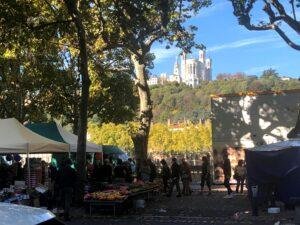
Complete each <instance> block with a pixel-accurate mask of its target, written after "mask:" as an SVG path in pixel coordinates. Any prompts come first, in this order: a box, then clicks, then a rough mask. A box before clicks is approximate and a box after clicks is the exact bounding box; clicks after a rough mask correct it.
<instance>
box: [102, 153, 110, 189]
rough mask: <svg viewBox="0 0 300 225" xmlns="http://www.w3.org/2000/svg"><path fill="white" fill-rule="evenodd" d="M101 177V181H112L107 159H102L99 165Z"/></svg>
mask: <svg viewBox="0 0 300 225" xmlns="http://www.w3.org/2000/svg"><path fill="white" fill-rule="evenodd" d="M100 172H101V176H100V177H101V179H100V181H102V182H108V183H111V182H112V166H111V165H110V163H109V159H105V160H104V164H103V165H102V166H101V167H100Z"/></svg>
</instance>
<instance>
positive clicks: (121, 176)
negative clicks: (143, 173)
mask: <svg viewBox="0 0 300 225" xmlns="http://www.w3.org/2000/svg"><path fill="white" fill-rule="evenodd" d="M114 177H115V181H118V182H125V178H126V168H125V167H124V165H123V163H122V160H121V159H118V160H117V166H116V167H115V169H114Z"/></svg>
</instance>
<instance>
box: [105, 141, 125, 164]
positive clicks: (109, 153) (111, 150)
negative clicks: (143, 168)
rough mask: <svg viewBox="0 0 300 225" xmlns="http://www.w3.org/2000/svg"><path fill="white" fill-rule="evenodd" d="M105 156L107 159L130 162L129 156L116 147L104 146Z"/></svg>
mask: <svg viewBox="0 0 300 225" xmlns="http://www.w3.org/2000/svg"><path fill="white" fill-rule="evenodd" d="M102 149H103V155H104V157H105V158H109V157H112V158H114V159H121V160H122V161H126V160H128V158H129V157H128V155H127V154H126V152H124V151H123V150H122V149H121V148H119V147H118V146H115V145H103V146H102Z"/></svg>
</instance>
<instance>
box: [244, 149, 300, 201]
mask: <svg viewBox="0 0 300 225" xmlns="http://www.w3.org/2000/svg"><path fill="white" fill-rule="evenodd" d="M246 167H247V177H248V185H249V186H252V185H258V190H259V194H258V195H259V197H261V198H263V197H266V196H264V195H267V194H268V193H267V192H268V191H266V189H268V187H270V186H273V187H274V188H272V189H275V194H276V198H277V199H278V200H280V201H282V202H284V203H290V202H291V201H290V200H291V198H292V197H298V198H300V146H293V147H287V148H285V149H282V150H275V151H272V150H271V151H270V150H269V151H254V150H246ZM266 187H267V188H266ZM263 190H264V191H263Z"/></svg>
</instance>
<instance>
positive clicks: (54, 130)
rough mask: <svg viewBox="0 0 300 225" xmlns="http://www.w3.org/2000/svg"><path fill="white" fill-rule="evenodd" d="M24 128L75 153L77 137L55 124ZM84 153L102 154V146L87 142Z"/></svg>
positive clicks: (28, 125) (41, 124) (36, 124)
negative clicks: (63, 144)
mask: <svg viewBox="0 0 300 225" xmlns="http://www.w3.org/2000/svg"><path fill="white" fill-rule="evenodd" d="M26 127H27V128H28V129H30V130H32V131H33V132H35V133H37V134H39V135H41V136H43V137H46V138H49V139H51V140H54V141H57V142H62V143H67V144H69V147H70V149H69V150H70V152H74V153H75V152H76V151H77V139H78V136H77V135H75V134H72V133H70V132H68V131H66V130H65V129H64V128H63V127H62V126H60V125H59V124H57V123H55V122H50V123H30V124H27V125H26ZM86 152H88V153H96V152H102V146H101V145H97V144H94V143H92V142H89V141H87V143H86Z"/></svg>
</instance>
